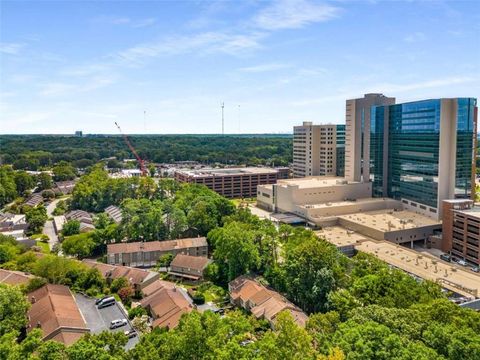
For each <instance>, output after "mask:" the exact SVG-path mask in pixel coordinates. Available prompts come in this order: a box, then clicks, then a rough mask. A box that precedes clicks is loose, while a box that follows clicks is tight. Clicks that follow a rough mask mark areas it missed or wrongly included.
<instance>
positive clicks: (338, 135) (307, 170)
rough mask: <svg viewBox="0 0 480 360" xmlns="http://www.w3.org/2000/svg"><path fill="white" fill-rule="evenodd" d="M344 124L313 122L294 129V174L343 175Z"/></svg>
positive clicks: (301, 175)
mask: <svg viewBox="0 0 480 360" xmlns="http://www.w3.org/2000/svg"><path fill="white" fill-rule="evenodd" d="M344 154H345V125H313V123H311V122H303V125H301V126H294V128H293V176H294V177H297V178H300V177H306V176H343V172H344V161H345V156H344Z"/></svg>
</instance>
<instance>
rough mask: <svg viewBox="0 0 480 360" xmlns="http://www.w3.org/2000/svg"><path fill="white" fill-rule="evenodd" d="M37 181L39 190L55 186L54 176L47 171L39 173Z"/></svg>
mask: <svg viewBox="0 0 480 360" xmlns="http://www.w3.org/2000/svg"><path fill="white" fill-rule="evenodd" d="M37 181H38V189H39V190H47V189H51V188H52V186H53V181H52V177H51V176H50V175H49V174H48V173H45V172H42V173H40V174H38V175H37Z"/></svg>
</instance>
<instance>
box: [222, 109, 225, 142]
mask: <svg viewBox="0 0 480 360" xmlns="http://www.w3.org/2000/svg"><path fill="white" fill-rule="evenodd" d="M224 107H225V103H224V102H222V135H225V118H224V116H223V109H224Z"/></svg>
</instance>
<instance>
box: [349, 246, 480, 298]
mask: <svg viewBox="0 0 480 360" xmlns="http://www.w3.org/2000/svg"><path fill="white" fill-rule="evenodd" d="M355 249H356V250H358V251H363V252H366V253H369V254H372V255H374V256H376V257H378V258H379V259H380V260H383V261H385V262H386V263H387V264H390V265H393V266H395V267H397V268H399V269H402V270H404V271H406V272H409V273H411V274H414V275H416V276H418V277H421V278H422V279H427V280H431V281H434V282H437V283H438V284H439V285H441V286H442V287H444V288H446V289H449V290H452V291H455V292H457V293H459V294H462V295H465V296H470V297H471V296H475V297H478V296H479V295H480V275H478V274H476V273H474V272H472V271H470V270H466V269H464V268H461V267H459V266H456V265H453V264H451V263H447V262H444V261H442V260H440V259H438V258H436V257H434V256H432V255H429V254H426V253H419V252H417V251H415V250H411V249H408V248H405V247H403V246H400V245H396V244H393V243H391V242H388V241H373V240H372V241H363V242H360V243H359V244H357V245H355Z"/></svg>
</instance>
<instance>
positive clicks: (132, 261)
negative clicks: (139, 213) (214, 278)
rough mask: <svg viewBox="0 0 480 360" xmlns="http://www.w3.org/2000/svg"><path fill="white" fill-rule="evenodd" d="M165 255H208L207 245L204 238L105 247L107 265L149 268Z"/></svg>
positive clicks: (119, 244) (118, 244)
mask: <svg viewBox="0 0 480 360" xmlns="http://www.w3.org/2000/svg"><path fill="white" fill-rule="evenodd" d="M165 254H172V255H174V256H175V255H177V254H185V255H191V256H204V257H206V256H207V255H208V243H207V239H206V238H205V237H198V238H189V239H177V240H165V241H147V242H131V243H117V244H108V245H107V263H108V264H111V265H124V266H134V267H151V266H155V265H156V264H157V260H158V259H159V258H160V257H162V256H163V255H165Z"/></svg>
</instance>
